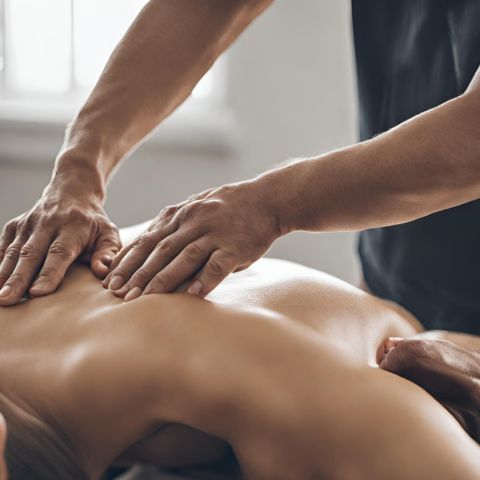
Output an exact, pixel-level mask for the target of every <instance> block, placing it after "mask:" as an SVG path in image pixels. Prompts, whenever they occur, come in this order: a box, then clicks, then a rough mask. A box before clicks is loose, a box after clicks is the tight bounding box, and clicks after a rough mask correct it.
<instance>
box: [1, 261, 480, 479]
mask: <svg viewBox="0 0 480 480" xmlns="http://www.w3.org/2000/svg"><path fill="white" fill-rule="evenodd" d="M79 299H80V301H79ZM0 331H1V332H2V335H1V336H0V412H1V413H2V414H3V416H4V417H5V420H6V427H7V430H8V435H7V442H6V447H5V452H4V453H5V455H4V460H5V461H4V462H3V467H8V470H9V472H8V473H9V475H10V477H9V479H10V480H32V479H35V480H58V479H73V480H77V479H78V480H81V479H82V480H97V479H99V478H100V477H101V474H102V472H104V471H105V470H106V469H107V468H108V467H109V466H110V465H112V464H113V463H115V462H117V461H121V462H122V463H125V462H127V463H138V462H140V463H147V464H152V465H155V466H157V467H160V468H165V467H177V468H183V467H196V466H199V465H211V464H213V465H214V464H216V463H217V462H219V461H221V460H223V459H224V458H227V457H229V456H231V455H232V453H233V454H234V455H235V458H236V460H237V461H238V463H239V465H240V468H241V471H242V476H243V478H244V479H246V480H257V479H259V480H270V479H272V480H283V479H291V478H295V479H300V480H302V479H309V478H328V479H330V478H332V479H336V478H344V477H345V476H346V475H347V473H348V472H354V473H355V478H358V479H359V480H363V479H368V480H371V479H377V478H378V479H383V478H387V477H388V478H389V479H393V480H396V479H398V480H403V479H404V478H428V477H429V476H430V477H431V476H434V478H436V479H437V480H450V479H451V478H456V479H458V480H473V479H476V478H477V476H478V471H479V468H480V455H479V452H480V448H479V447H478V445H477V444H476V443H475V442H474V441H473V440H472V439H471V438H470V437H469V436H468V435H467V434H466V433H465V431H464V430H463V428H462V427H461V425H460V424H459V423H458V422H457V421H456V420H455V418H454V417H452V415H451V414H450V413H449V412H448V411H447V410H446V409H445V408H444V407H443V406H442V405H441V404H440V403H438V402H437V401H436V400H434V399H433V398H432V396H430V395H429V394H427V393H426V392H425V390H423V389H421V388H419V387H418V386H417V385H415V384H414V383H412V382H410V381H407V380H405V379H403V378H401V377H400V376H398V375H392V374H391V373H389V372H387V371H385V370H386V369H385V370H382V369H379V368H377V367H378V364H377V362H376V354H377V349H378V346H379V345H381V344H382V342H383V341H384V340H385V339H386V338H389V337H402V338H406V337H411V336H414V335H417V334H419V333H420V332H421V331H422V329H421V327H420V326H419V325H418V323H417V322H416V320H415V319H414V318H412V317H411V315H409V314H408V312H405V311H403V310H402V309H400V308H398V307H396V306H394V305H391V304H390V303H386V302H383V301H381V300H379V299H377V298H375V297H373V296H371V295H369V294H367V293H365V292H362V291H361V290H359V289H356V288H354V287H352V286H350V285H348V284H346V283H344V282H342V281H340V280H337V279H334V278H332V277H330V276H328V275H325V274H322V273H320V272H318V271H315V270H312V269H309V268H306V267H302V266H299V265H295V264H292V263H288V262H283V261H274V260H262V261H260V262H258V263H257V264H255V265H253V266H252V267H250V268H249V269H247V270H245V271H244V272H240V273H238V274H235V275H232V276H231V277H229V278H228V279H227V280H226V281H225V282H223V283H222V285H221V286H220V287H219V288H218V289H216V290H215V292H213V293H212V294H210V295H209V296H208V298H207V299H201V298H198V297H197V296H193V295H188V294H185V293H175V294H170V295H149V296H145V297H141V298H139V299H137V300H134V301H132V302H127V303H125V302H123V301H122V300H121V299H118V298H116V297H115V296H114V295H112V294H111V293H110V292H109V291H108V290H105V289H104V288H102V285H101V283H100V282H99V281H98V280H97V279H95V278H94V277H93V275H92V274H91V272H90V270H89V269H87V268H86V267H83V266H80V265H76V266H74V268H72V269H71V270H70V271H69V273H68V276H67V278H66V281H65V282H64V283H63V285H62V287H61V288H60V289H59V291H58V292H56V293H55V294H54V295H50V296H46V297H43V298H36V299H32V300H29V301H26V302H23V303H21V304H20V305H17V306H15V307H13V308H5V309H0ZM396 348H398V349H399V350H398V351H400V345H398V346H397V347H396ZM395 350H396V349H395ZM395 350H393V351H395ZM393 351H392V352H390V353H389V354H388V355H387V357H386V358H388V356H389V355H390V354H391V353H393ZM412 425H415V428H412V427H411V426H412ZM2 432H3V433H4V435H3V438H5V430H4V429H2ZM379 445H381V456H380V457H379V454H378V452H379ZM399 458H401V459H402V461H401V462H399V461H398V459H399ZM392 465H395V468H394V469H392ZM459 472H460V474H459ZM350 476H351V475H350Z"/></svg>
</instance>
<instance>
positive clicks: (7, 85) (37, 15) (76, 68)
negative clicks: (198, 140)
mask: <svg viewBox="0 0 480 480" xmlns="http://www.w3.org/2000/svg"><path fill="white" fill-rule="evenodd" d="M146 3H147V0H101V1H99V0H0V73H1V76H0V80H1V83H0V87H1V98H2V99H3V100H4V101H5V100H6V101H29V102H35V100H36V101H41V102H52V103H55V102H57V103H58V102H63V103H65V101H66V100H68V102H67V103H69V102H70V104H75V105H76V106H78V105H77V104H78V103H79V102H81V101H82V100H83V99H84V98H85V97H86V95H87V94H88V92H89V91H90V90H91V88H92V87H93V85H94V83H95V81H96V80H97V78H98V76H99V74H100V72H101V71H102V69H103V67H104V65H105V63H106V61H107V59H108V57H109V56H110V54H111V52H112V50H113V48H114V47H115V45H116V44H117V42H118V41H119V40H120V38H121V37H122V35H123V34H124V32H125V31H126V30H127V28H128V26H129V25H130V24H131V23H132V21H133V19H134V18H135V16H136V15H137V14H138V12H139V11H140V9H141V8H142V7H143V6H144V5H145V4H146ZM221 72H222V66H221V65H220V66H218V67H217V66H216V67H215V68H213V69H212V70H211V71H210V72H208V73H207V74H206V75H205V77H204V78H203V79H202V80H201V81H200V82H199V84H198V85H197V86H196V88H195V90H194V92H193V94H192V97H193V98H194V99H195V101H197V100H199V101H205V100H209V101H211V100H215V99H217V98H218V96H219V91H221V88H220V87H221V85H220V84H221V83H222V76H223V75H222V73H221ZM31 104H32V103H30V105H31Z"/></svg>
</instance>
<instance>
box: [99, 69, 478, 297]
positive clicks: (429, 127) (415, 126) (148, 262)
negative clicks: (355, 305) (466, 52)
mask: <svg viewBox="0 0 480 480" xmlns="http://www.w3.org/2000/svg"><path fill="white" fill-rule="evenodd" d="M478 197H480V71H479V72H478V73H477V75H476V76H475V78H474V80H473V81H472V84H471V86H470V87H469V89H468V90H467V91H466V92H465V93H464V94H463V95H460V96H459V97H457V98H455V99H453V100H451V101H449V102H446V103H444V104H442V105H440V106H439V107H437V108H434V109H432V110H430V111H427V112H425V113H423V114H421V115H418V116H416V117H414V118H412V119H411V120H409V121H407V122H404V123H403V124H401V125H399V126H398V127H396V128H393V129H392V130H389V131H388V132H386V133H384V134H383V135H380V136H378V137H375V138H373V139H371V140H369V141H366V142H363V143H359V144H357V145H353V146H351V147H348V148H344V149H342V150H339V151H336V152H332V153H328V154H326V155H323V156H321V157H319V158H312V159H303V160H299V161H297V162H294V163H292V164H290V165H287V166H283V167H280V168H277V169H274V170H271V171H269V172H267V173H265V174H263V175H261V176H259V177H257V178H255V179H253V180H250V181H248V182H241V183H237V184H233V185H227V186H224V187H221V188H219V189H215V190H211V191H209V192H204V193H203V194H200V195H198V196H196V197H192V199H190V201H187V202H185V203H184V204H180V205H178V206H173V207H170V208H168V209H165V210H164V211H162V212H161V213H160V215H159V217H158V218H157V219H156V220H155V221H154V222H153V223H152V225H151V226H150V228H149V229H148V231H147V232H146V233H145V234H144V236H143V237H141V238H140V239H139V240H138V241H137V242H136V243H134V244H132V245H129V246H127V247H125V248H124V250H123V251H122V252H121V253H120V254H119V255H118V256H117V257H116V259H115V260H114V262H113V271H112V272H111V273H110V275H109V276H108V277H107V279H106V281H105V285H109V288H110V289H112V290H114V291H116V293H117V295H119V296H125V298H126V299H127V300H131V299H133V298H136V297H138V296H139V295H141V294H142V293H145V294H148V293H153V292H169V291H173V290H174V289H175V288H176V287H177V286H178V285H179V284H181V283H182V282H183V281H185V280H187V279H190V278H191V279H192V283H191V287H190V292H191V293H196V294H200V295H206V294H207V293H209V292H210V291H211V290H212V289H213V288H215V287H216V286H217V285H218V284H219V283H220V282H221V281H222V280H223V279H224V278H225V277H226V276H227V275H228V274H229V273H231V272H232V271H235V270H239V269H242V268H245V267H247V266H248V265H250V264H251V263H252V262H254V261H255V260H257V259H258V258H259V257H260V256H261V255H263V254H264V253H265V252H266V251H267V249H268V248H269V247H270V245H271V244H272V243H273V241H275V240H276V239H277V238H278V237H279V236H281V235H284V234H286V233H289V232H291V231H294V230H309V231H332V230H337V231H339V230H360V229H366V228H371V227H379V226H386V225H393V224H398V223H402V222H407V221H410V220H414V219H416V218H419V217H422V216H425V215H428V214H431V213H433V212H436V211H440V210H444V209H447V208H450V207H454V206H456V205H460V204H462V203H465V202H468V201H471V200H474V199H477V198H478ZM155 245H156V248H155Z"/></svg>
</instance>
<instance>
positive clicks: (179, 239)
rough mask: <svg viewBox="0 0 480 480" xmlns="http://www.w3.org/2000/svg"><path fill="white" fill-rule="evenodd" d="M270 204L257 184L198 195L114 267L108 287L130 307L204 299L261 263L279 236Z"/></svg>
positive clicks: (169, 213) (159, 221) (156, 224)
mask: <svg viewBox="0 0 480 480" xmlns="http://www.w3.org/2000/svg"><path fill="white" fill-rule="evenodd" d="M270 202H271V199H270V198H269V196H268V192H267V191H266V189H265V188H262V186H261V185H260V184H259V183H257V181H255V180H253V181H250V182H242V183H237V184H232V185H226V186H223V187H220V188H217V189H213V190H208V191H206V192H203V193H201V194H199V195H195V196H193V197H191V198H190V199H188V200H187V201H186V202H184V203H181V204H179V205H175V206H171V207H167V208H165V209H163V210H162V211H161V212H160V214H159V215H158V216H157V218H156V219H155V220H154V221H153V223H152V224H151V225H150V227H149V228H148V230H147V231H146V232H145V233H144V234H143V235H141V236H140V237H139V238H138V239H137V240H136V241H134V242H133V243H132V244H130V245H128V246H127V247H125V248H124V249H123V250H122V251H121V252H120V253H119V255H118V256H117V257H116V258H115V259H114V261H113V263H112V270H111V272H110V273H109V275H108V276H107V278H106V279H105V282H104V286H105V287H108V288H110V290H113V291H114V292H115V293H116V294H117V295H118V296H125V300H127V301H129V300H132V299H134V298H137V297H138V296H140V295H141V294H142V293H143V294H150V293H167V292H173V291H175V290H176V289H177V287H179V286H180V285H181V284H182V283H183V282H185V281H188V282H189V288H188V291H189V293H192V294H196V295H200V296H205V295H207V294H208V293H209V292H211V291H212V290H213V289H214V288H215V287H216V286H217V285H218V284H219V283H220V282H221V281H222V280H223V279H224V278H225V277H226V276H227V275H229V274H230V273H231V272H234V271H239V270H242V269H244V268H246V267H248V266H249V265H251V264H252V263H253V262H254V261H256V260H257V259H258V258H260V257H261V256H262V255H263V254H264V253H265V252H266V251H267V249H268V248H269V247H270V245H271V244H272V243H273V241H274V240H275V239H276V238H278V237H279V236H280V231H279V228H278V226H277V222H276V216H275V215H274V214H273V213H272V209H271V208H270V206H269V205H270Z"/></svg>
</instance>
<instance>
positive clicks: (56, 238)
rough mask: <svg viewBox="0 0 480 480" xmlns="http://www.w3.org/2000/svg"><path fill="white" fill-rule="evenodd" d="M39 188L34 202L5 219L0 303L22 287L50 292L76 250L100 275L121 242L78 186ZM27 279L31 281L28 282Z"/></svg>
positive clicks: (15, 297) (16, 297) (14, 298)
mask: <svg viewBox="0 0 480 480" xmlns="http://www.w3.org/2000/svg"><path fill="white" fill-rule="evenodd" d="M65 187H66V186H64V188H62V189H61V190H60V189H58V188H55V187H53V186H49V187H47V188H46V189H45V191H44V193H43V195H42V197H41V198H40V200H39V201H38V202H37V203H36V205H35V206H34V207H33V208H32V209H31V210H29V211H27V212H26V213H24V214H23V215H20V216H19V217H17V218H15V219H14V220H12V221H10V222H9V223H7V225H6V226H5V227H4V229H3V232H2V234H1V236H0V289H1V290H0V305H2V306H6V305H14V304H16V303H18V302H19V301H20V300H21V298H22V296H23V295H24V294H25V293H26V292H27V290H28V292H29V293H30V295H31V296H42V295H47V294H49V293H52V292H54V291H55V290H56V289H57V287H58V286H59V284H60V283H61V281H62V280H63V278H64V276H65V273H66V271H67V269H68V267H69V266H70V265H71V264H72V263H73V262H74V261H75V259H76V258H77V257H79V255H80V254H84V255H86V256H88V257H89V261H90V264H91V268H92V270H93V272H94V273H95V274H96V275H97V276H99V277H101V278H104V277H105V275H106V274H107V273H108V269H109V266H110V263H111V260H112V259H113V257H114V256H115V254H116V253H117V252H118V250H119V249H120V247H121V243H120V238H119V235H118V229H117V228H116V227H115V226H114V225H113V224H112V222H110V220H109V219H108V218H107V216H106V214H105V212H104V210H103V208H102V206H101V202H100V201H99V200H98V199H97V197H95V196H93V195H86V194H85V195H82V194H80V193H79V192H78V190H75V189H71V190H70V191H69V189H68V188H65ZM32 281H33V285H32Z"/></svg>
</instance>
